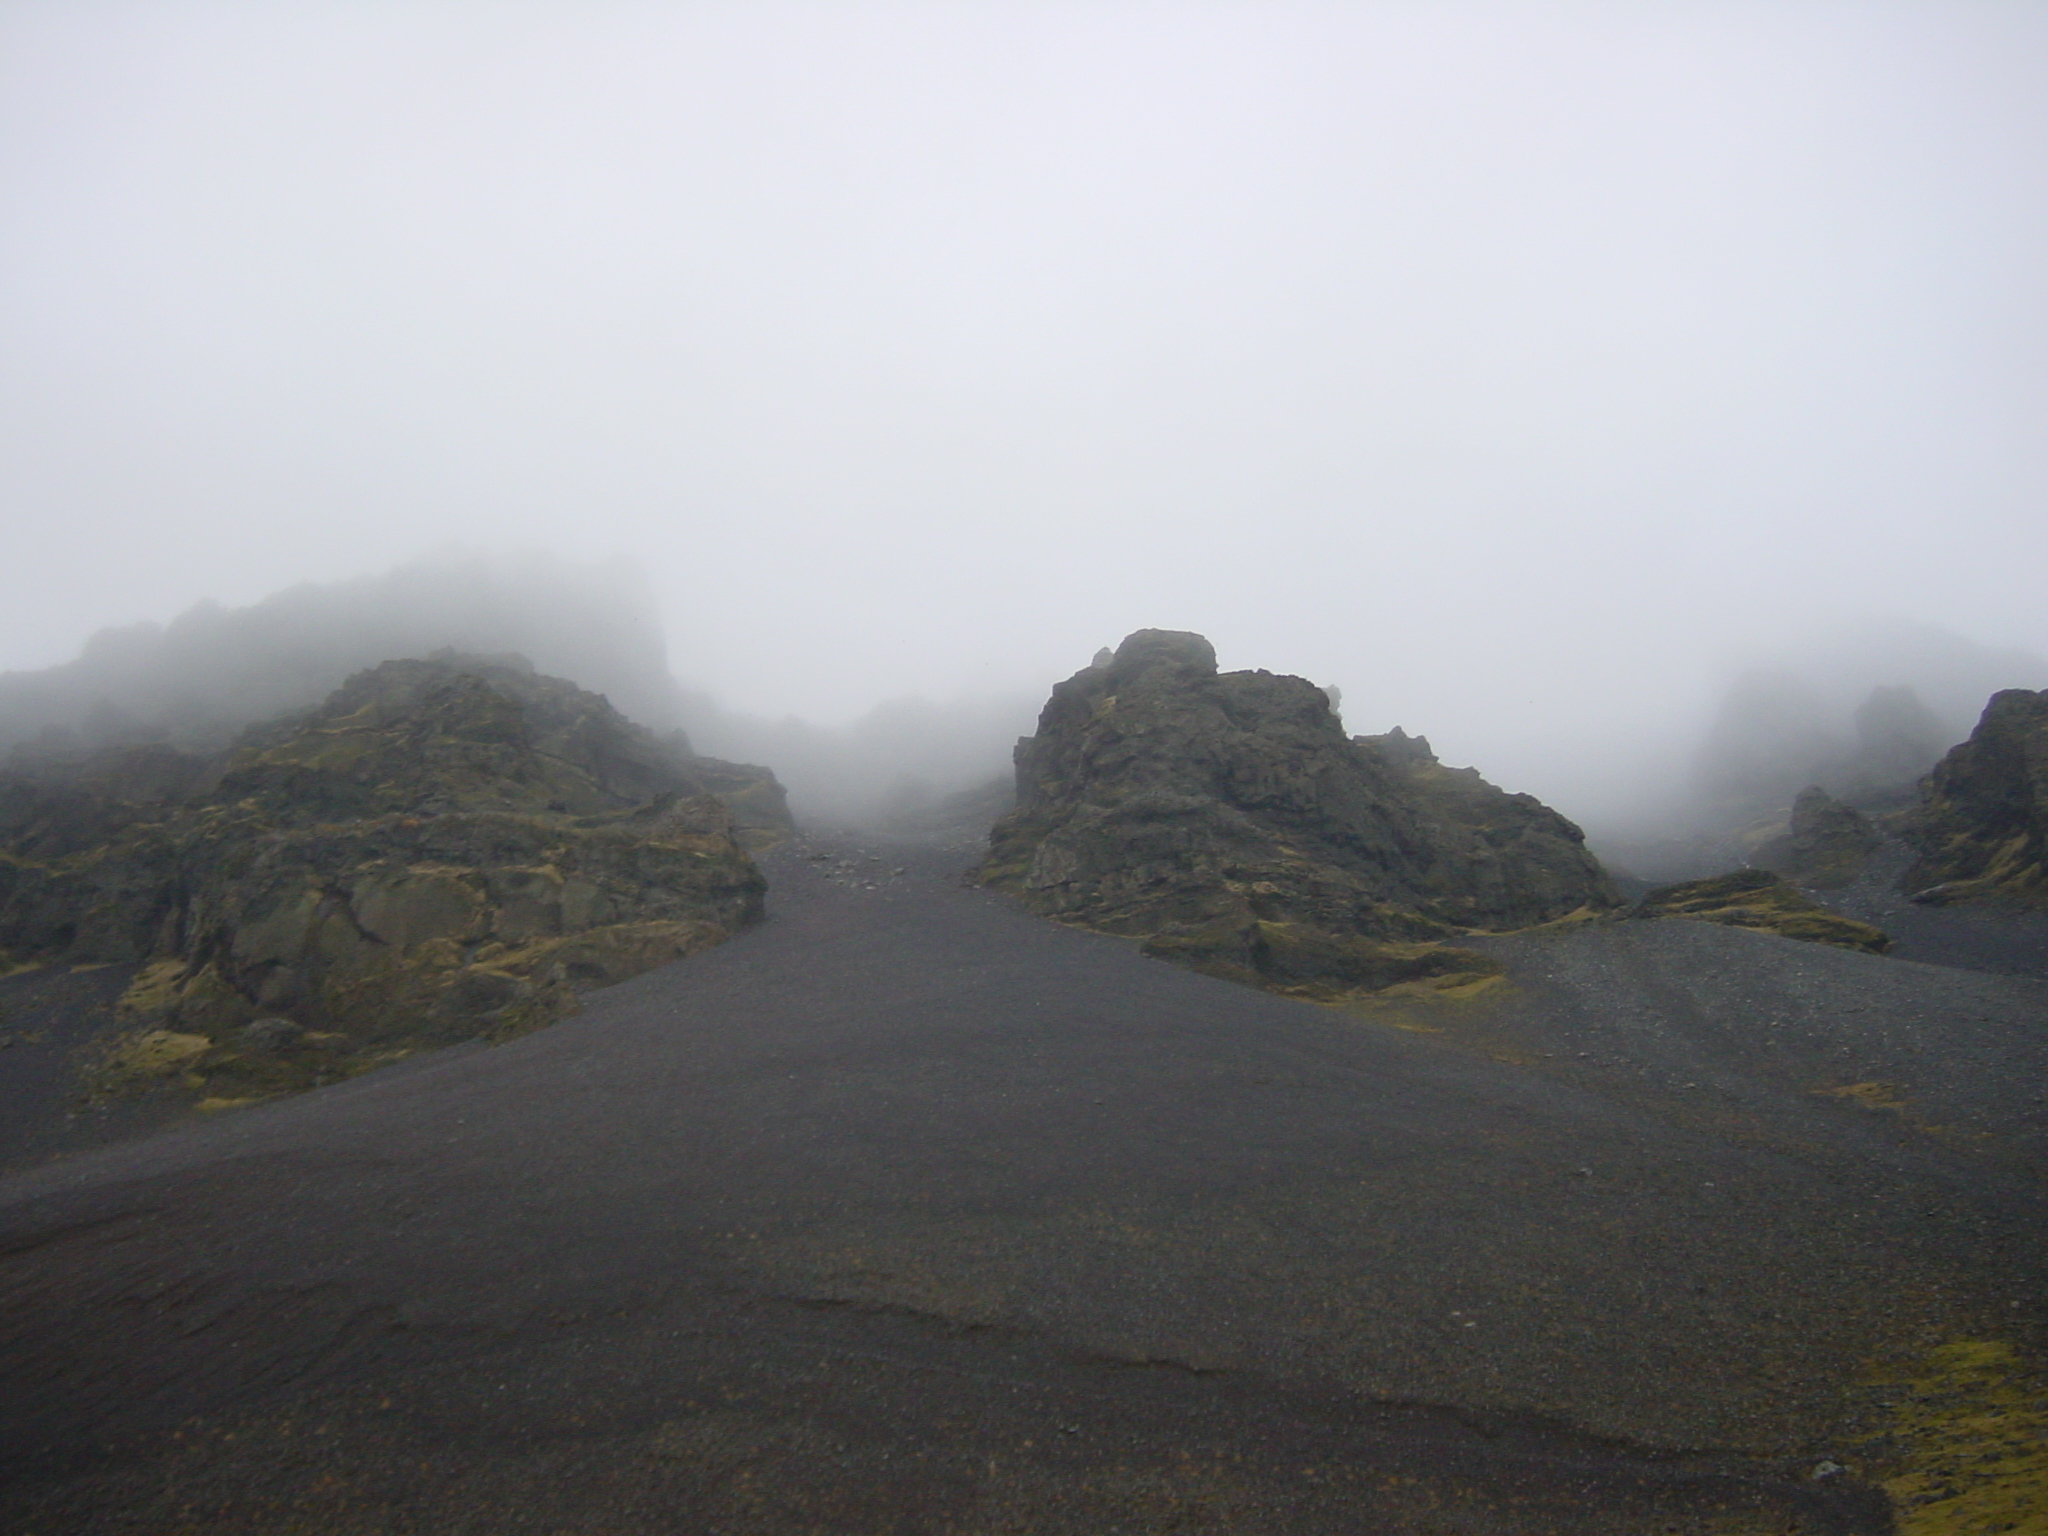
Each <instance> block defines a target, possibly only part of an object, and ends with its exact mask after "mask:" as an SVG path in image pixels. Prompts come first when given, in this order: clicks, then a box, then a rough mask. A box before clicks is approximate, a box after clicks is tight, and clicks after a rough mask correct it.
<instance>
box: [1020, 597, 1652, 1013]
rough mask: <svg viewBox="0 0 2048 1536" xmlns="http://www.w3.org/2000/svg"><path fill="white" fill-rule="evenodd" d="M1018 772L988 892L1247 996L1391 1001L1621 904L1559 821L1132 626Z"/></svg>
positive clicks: (1414, 743) (1277, 680) (1050, 714)
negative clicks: (1417, 983) (1497, 937)
mask: <svg viewBox="0 0 2048 1536" xmlns="http://www.w3.org/2000/svg"><path fill="white" fill-rule="evenodd" d="M1016 763H1017V806H1016V809H1015V810H1014V811H1013V812H1011V813H1010V814H1009V815H1008V816H1006V817H1004V818H1003V819H1002V820H1001V821H1000V822H998V823H997V824H996V827H995V829H994V831H993V832H992V833H991V835H990V843H989V853H988V857H987V859H986V860H985V861H984V863H983V865H982V869H981V875H982V878H983V879H984V880H985V881H986V882H987V883H988V884H991V885H994V886H997V887H999V888H1002V889H1006V890H1009V891H1012V892H1014V893H1015V894H1016V896H1017V897H1018V899H1019V900H1020V901H1022V902H1023V904H1024V905H1026V906H1027V907H1029V908H1030V909H1031V910H1033V911H1036V912H1040V913H1043V914H1045V915H1046V916H1049V917H1055V918H1059V919H1061V920H1063V921H1067V922H1074V923H1079V924H1083V925H1086V926H1088V927H1092V928H1097V929H1101V930H1103V931H1105V932H1109V933H1118V934H1126V935H1131V936H1134V937H1142V938H1144V939H1145V940H1146V942H1147V947H1148V949H1149V950H1150V951H1151V952H1152V953H1155V954H1159V955H1162V956H1165V957H1167V958H1171V959H1176V960H1180V961H1182V962H1184V963H1188V964H1193V965H1197V966H1199V967H1201V968H1203V969H1208V970H1214V971H1217V972H1219V973H1221V974H1226V975H1233V976H1237V977H1239V978H1240V979H1246V980H1256V981H1260V982H1262V983H1264V984H1267V985H1273V986H1278V987H1282V988H1284V989H1299V988H1315V987H1336V988H1339V989H1343V988H1351V987H1375V986H1384V985H1388V984H1391V983H1393V982H1396V981H1400V980H1404V979H1408V978H1412V977H1417V976H1426V975H1429V974H1432V973H1434V972H1437V971H1441V970H1444V969H1461V968H1465V967H1468V966H1472V965H1481V966H1483V964H1484V962H1480V961H1478V959H1477V957H1476V956H1469V955H1459V956H1452V957H1448V958H1447V957H1445V956H1443V955H1441V954H1439V953H1438V952H1436V950H1435V949H1434V948H1433V947H1432V946H1434V945H1435V944H1436V943H1437V942H1438V941H1440V940H1443V939H1446V938H1449V937H1452V936H1455V935H1457V934H1459V933H1463V932H1467V931H1471V930H1497V929H1508V928H1521V927H1527V926H1530V925H1532V924H1537V923H1543V922H1548V921H1552V920H1555V919H1557V918H1561V917H1564V916H1566V915H1568V914H1571V913H1573V912H1578V911H1588V910H1591V911H1598V910H1604V909H1606V908H1610V907H1613V906H1615V905H1616V904H1617V897H1616V895H1615V892H1614V889H1613V887H1612V885H1611V884H1610V882H1609V881H1608V879H1607V877H1606V875H1605V874H1604V873H1603V872H1602V870H1601V868H1600V866H1599V863H1598V861H1596V860H1595V859H1594V858H1593V857H1592V855H1591V854H1589V853H1587V851H1586V849H1585V846H1584V844H1583V841H1582V839H1581V837H1580V834H1579V830H1578V828H1576V827H1575V826H1573V825H1572V824H1571V823H1570V822H1569V821H1567V820H1565V819H1564V818H1563V817H1562V816H1559V815H1558V814H1557V813H1556V812H1555V811H1552V810H1550V809H1548V808H1547V807H1545V806H1543V805H1542V804H1540V803H1539V802H1537V801H1536V800H1534V799H1533V798H1531V797H1530V796H1527V795H1511V794H1506V793H1504V792H1502V791H1501V790H1499V789H1496V788H1495V787H1494V786H1492V785H1491V784H1488V783H1487V782H1486V781H1485V780H1484V779H1482V778H1480V777H1479V775H1478V774H1477V773H1475V772H1473V771H1472V770H1470V769H1453V768H1446V767H1444V766H1443V765H1442V764H1440V763H1438V762H1437V761H1436V758H1435V757H1434V755H1433V754H1431V753H1430V751H1429V749H1428V744H1427V742H1425V741H1422V740H1421V739H1419V738H1409V737H1405V736H1400V735H1399V733H1395V736H1393V737H1387V738H1370V737H1358V738H1349V737H1347V736H1346V735H1345V734H1344V730H1343V727H1342V726H1341V725H1340V724H1339V723H1338V720H1337V718H1336V716H1335V714H1334V713H1333V712H1332V710H1331V708H1330V701H1329V697H1328V695H1327V694H1326V693H1325V691H1324V690H1323V689H1321V688H1318V687H1316V686H1315V685H1314V684H1313V683H1310V682H1307V681H1306V680H1304V679H1302V678H1299V677H1286V676H1277V675H1275V674H1273V673H1270V672H1229V673H1219V672H1218V671H1217V668H1216V657H1215V652H1214V651H1213V649H1212V648H1211V647H1210V645H1209V642H1208V641H1207V640H1205V639H1203V638H1202V637H1201V636H1200V635H1194V634H1185V633H1179V632H1175V631H1168V630H1140V631H1138V632H1137V633H1136V634H1134V635H1132V636H1130V637H1129V638H1128V639H1126V640H1125V641H1124V643H1123V644H1122V645H1121V646H1119V647H1118V648H1117V650H1116V652H1115V653H1114V655H1113V656H1112V657H1111V658H1110V659H1109V661H1108V662H1107V663H1106V664H1101V663H1098V664H1097V665H1094V666H1091V667H1089V668H1087V669H1086V670H1084V671H1082V672H1079V673H1076V674H1075V675H1074V676H1073V677H1071V678H1069V679H1068V680H1067V681H1065V682H1063V683H1061V684H1059V685H1058V686H1057V687H1055V688H1054V690H1053V693H1052V698H1051V699H1050V701H1049V702H1048V703H1047V704H1046V706H1045V710H1044V713H1043V714H1042V715H1041V716H1040V719H1039V725H1038V732H1037V734H1036V735H1035V736H1032V737H1028V738H1026V739H1025V740H1024V741H1022V742H1020V743H1019V744H1018V748H1017V755H1016Z"/></svg>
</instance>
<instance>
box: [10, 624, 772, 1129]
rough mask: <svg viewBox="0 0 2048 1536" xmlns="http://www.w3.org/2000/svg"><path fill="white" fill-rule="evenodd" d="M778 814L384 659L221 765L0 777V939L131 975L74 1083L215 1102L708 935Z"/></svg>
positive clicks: (376, 1054)
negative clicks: (110, 1029) (162, 1085)
mask: <svg viewBox="0 0 2048 1536" xmlns="http://www.w3.org/2000/svg"><path fill="white" fill-rule="evenodd" d="M778 817H779V821H780V825H781V826H782V827H784V828H786V827H787V824H788V819H787V813H786V811H782V810H781V804H780V788H779V786H778V785H776V784H775V781H774V778H773V776H772V775H770V774H768V773H767V772H766V771H765V770H762V769H753V768H747V767H744V766H742V765H737V764H729V763H720V762H715V761H712V760H708V759H700V758H696V757H695V756H694V755H693V754H691V753H690V752H689V750H688V746H687V743H686V742H683V741H682V740H681V739H680V738H668V739H664V738H658V737H656V736H654V735H653V734H652V733H651V732H648V731H646V730H645V729H644V728H642V727H640V726H637V725H635V724H634V723H633V722H631V721H629V720H627V719H626V718H625V717H624V716H622V715H620V714H619V713H618V712H617V711H616V710H614V709H613V708H612V707H611V706H610V704H609V703H607V702H606V701H605V700H604V699H603V698H602V697H601V696H599V695H596V694H591V693H588V692H585V691H584V690H582V689H580V688H577V687H576V686H575V685H573V684H571V683H568V682H565V681H563V680H561V679H556V678H547V677H542V676H539V675H537V674H535V673H534V672H533V671H532V670H531V668H529V667H526V666H524V665H523V663H519V662H518V661H517V660H516V659H508V658H495V659H485V658H475V657H458V656H453V655H442V656H438V657H436V658H433V659H429V660H424V661H391V662H386V663H384V664H383V665H382V666H379V667H375V668H372V669H370V670H369V671H366V672H363V673H359V674H357V675H356V676H354V677H352V678H350V679H349V680H348V682H347V683H345V684H344V685H343V686H342V687H341V688H340V689H339V690H337V691H336V692H335V693H334V694H333V695H332V696H331V697H329V698H328V700H327V701H326V702H325V703H324V704H322V705H320V706H319V707H318V708H316V709H314V710H312V711H309V712H306V713H304V714H300V715H297V716H293V717H289V718H287V719H285V720H282V721H277V722H273V723H270V724H267V725H261V726H257V727H252V728H251V729H250V730H248V731H247V732H245V733H244V734H243V736H242V738H241V740H240V741H239V742H238V744H237V745H236V747H235V748H234V749H233V750H232V751H231V752H230V753H228V754H227V755H226V756H225V757H224V758H222V759H215V760H210V761H209V760H205V759H200V758H196V757H191V756H188V755H186V754H181V753H178V752H175V751H173V750H172V749H169V748H165V747H144V748H133V749H125V750H118V751H115V752H112V753H104V754H100V755H99V756H96V757H94V758H92V759H89V760H87V761H85V762H83V763H77V764H69V765H65V764H49V763H44V764H40V765H29V766H28V767H26V768H25V769H24V770H23V771H17V772H15V773H12V774H10V775H8V776H6V778H5V779H4V780H0V837H4V844H0V850H4V851H0V947H4V951H5V954H6V957H7V958H8V959H10V960H11V961H12V962H13V963H15V964H17V965H20V964H68V965H73V966H77V965H95V964H110V963H114V964H119V963H128V964H135V963H140V965H141V969H140V971H139V973H138V975H137V977H136V980H135V982H134V984H133V985H132V986H131V987H130V988H129V990H128V992H127V994H126V996H125V997H124V998H123V1000H122V1008H123V1011H124V1012H125V1014H126V1015H127V1017H128V1018H129V1019H130V1020H132V1026H133V1027H132V1028H131V1029H130V1030H129V1031H128V1032H127V1033H126V1034H125V1035H124V1036H122V1037H121V1038H120V1039H119V1040H118V1041H117V1042H116V1043H115V1045H114V1047H113V1048H112V1049H111V1050H110V1051H108V1052H107V1053H106V1055H105V1057H104V1059H103V1060H102V1061H101V1062H100V1063H99V1064H98V1067H97V1072H96V1081H97V1083H98V1085H99V1086H100V1087H101V1088H103V1089H108V1090H120V1089H127V1088H134V1087H139V1086H144V1085H148V1084H154V1083H158V1082H162V1081H165V1080H167V1079H169V1080H177V1081H180V1082H182V1083H183V1085H184V1086H185V1087H186V1088H187V1089H189V1090H191V1091H193V1092H195V1093H198V1094H200V1095H202V1096H203V1097H204V1098H206V1099H210V1100H213V1101H216V1102H234V1101H239V1100H243V1099H246V1098H249V1097H254V1096H262V1095H264V1094H267V1093H271V1092H277V1091H281V1090H286V1089H293V1088H299V1087H306V1086H311V1085H313V1084H315V1083H318V1082H320V1081H324V1080H329V1079H332V1078H335V1077H339V1076H347V1075H350V1074H352V1073H354V1072H357V1071H360V1070H363V1069H364V1068H366V1067H369V1066H374V1065H377V1064H379V1063H380V1062H383V1061H387V1060H391V1059H394V1058H395V1057H397V1056H401V1055H404V1054H408V1053H409V1052H411V1051H413V1050H416V1049H419V1048H421V1047H424V1046H430V1045H438V1044H445V1043H449V1042H452V1041H455V1040H460V1039H466V1038H472V1037H476V1036H483V1037H486V1038H503V1037H507V1036H510V1035H515V1034H519V1033H522V1032H524V1031H526V1030H529V1029H532V1028H535V1027H538V1026H540V1025H543V1024H546V1023H549V1022H551V1021H552V1020H554V1019H556V1018H559V1017H561V1016H562V1015H563V1014H565V1013H568V1012H570V1011H572V1010H573V1009H574V1008H575V1006H576V1001H575V999H576V995H577V993H578V992H580V991H582V990H586V989H588V988H589V987H592V986H599V985H604V984H607V983H610V982H614V981H618V980H622V979H624V978H625V977H627V976H630V975H633V974H635V973H636V972H638V971H642V970H645V969H647V968H648V967H650V966H653V965H658V964H661V963H663V962H665V961H667V960H671V959H674V958H677V957H679V956H682V955H686V954H690V953H693V952H695V951H696V950H700V949H703V948H705V947H707V946H709V945H712V944H716V943H718V942H720V941H721V940H723V939H724V938H726V937H729V936H730V935H731V934H732V933H733V932H735V931H737V929H738V928H739V927H741V926H742V925H744V924H746V923H748V922H751V921H753V920H754V919H755V918H756V917H758V916H759V914H760V911H761V901H762V893H763V890H764V882H763V880H762V877H761V875H760V872H759V871H758V870H757V869H756V868H755V867H754V864H753V861H752V859H751V858H750V857H749V855H748V852H747V850H746V847H745V846H744V844H745V843H746V842H747V841H753V842H756V843H759V842H761V841H764V840H767V839H768V838H770V837H772V835H773V834H774V832H775V830H776V825H777V821H778Z"/></svg>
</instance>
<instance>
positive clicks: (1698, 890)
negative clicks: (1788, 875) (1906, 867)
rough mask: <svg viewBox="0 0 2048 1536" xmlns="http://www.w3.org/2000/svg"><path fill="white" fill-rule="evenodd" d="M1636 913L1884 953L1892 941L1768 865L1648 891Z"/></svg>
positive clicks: (1642, 916)
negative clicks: (1830, 907) (1806, 892)
mask: <svg viewBox="0 0 2048 1536" xmlns="http://www.w3.org/2000/svg"><path fill="white" fill-rule="evenodd" d="M1629 915H1630V916H1631V917H1639V918H1653V917H1682V918H1692V919H1695V920H1697V921H1699V922H1707V923H1723V924H1726V925H1728V926H1730V927H1734V928H1756V929H1760V930H1761V931H1763V932H1765V933H1775V934H1778V935H1780V936H1781V937H1783V938H1788V939H1800V940H1803V941H1805V942H1806V943H1809V944H1831V945H1834V946H1836V947H1837V948H1840V949H1858V950H1863V951H1864V952H1866V953H1868V954H1873V955H1881V954H1883V953H1884V952H1885V951H1886V950H1887V949H1889V948H1890V947H1891V939H1890V938H1889V937H1888V936H1887V935H1886V934H1885V932H1884V930H1883V929H1881V928H1873V927H1872V926H1871V925H1870V924H1868V923H1859V922H1857V921H1855V920H1854V919H1853V918H1847V917H1842V916H1840V915H1839V914H1837V913H1834V912H1830V911H1829V910H1828V909H1827V908H1826V907H1824V906H1822V905H1821V904H1820V903H1819V902H1817V901H1814V900H1813V899H1812V898H1811V897H1808V896H1805V895H1802V894H1801V893H1800V892H1799V890H1798V889H1797V888H1796V887H1794V886H1792V885H1790V884H1788V883H1787V882H1786V881H1785V880H1784V879H1783V878H1782V877H1781V876H1779V875H1777V874H1775V873H1774V872H1772V871H1771V870H1768V869H1740V870H1736V871H1735V872H1734V873H1732V874H1726V875H1715V876H1713V877H1711V878H1710V879H1706V880H1688V881H1685V882H1684V883H1682V884H1679V885H1666V886H1661V887H1659V888H1658V889H1656V890H1654V891H1650V892H1648V893H1646V894H1645V895H1644V897H1643V899H1642V900H1641V901H1640V902H1639V903H1637V905H1636V908H1635V910H1634V911H1633V912H1632V913H1630V914H1629Z"/></svg>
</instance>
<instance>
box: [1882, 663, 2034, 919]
mask: <svg viewBox="0 0 2048 1536" xmlns="http://www.w3.org/2000/svg"><path fill="white" fill-rule="evenodd" d="M1920 795H1921V797H1920V804H1919V806H1918V808H1917V809H1915V810H1914V811H1912V812H1910V813H1908V814H1907V816H1905V817H1904V818H1903V819H1902V830H1903V831H1904V833H1905V835H1906V837H1907V839H1908V841H1910V842H1911V843H1912V844H1913V845H1914V847H1915V848H1916V849H1917V851H1918V854H1919V857H1918V859H1917V860H1916V861H1915V863H1914V864H1913V866H1912V867H1911V868H1910V869H1908V870H1907V872H1906V875H1905V886H1906V888H1907V889H1908V890H1910V891H1913V892H1915V898H1914V899H1915V900H1918V901H1926V902H1933V903H1945V902H1954V901H1973V900H1975V901H1999V902H2005V903H2010V904H2014V905H2019V906H2027V907H2044V906H2048V691H2042V692H2038V693H2037V692H2034V691H2032V690H2030V689H2025V688H2009V689H2007V690H2005V691H2004V692H2002V693H1996V694H1993V695H1992V697H1991V702H1990V703H1989V704H1987V705H1986V706H1985V708H1984V714H1983V717H1982V718H1981V719H1980V720H1979V721H1978V722H1977V728H1976V729H1975V730H1974V731H1972V732H1971V733H1970V739H1969V740H1968V741H1966V742H1963V743H1962V744H1961V745H1960V746H1957V747H1954V748H1952V749H1951V750H1950V751H1949V753H1948V755H1947V756H1946V757H1944V758H1942V760H1941V761H1940V762H1939V763H1937V764H1935V766H1934V771H1933V772H1932V773H1930V774H1929V775H1928V776H1927V777H1926V779H1924V780H1923V781H1922V782H1921V787H1920Z"/></svg>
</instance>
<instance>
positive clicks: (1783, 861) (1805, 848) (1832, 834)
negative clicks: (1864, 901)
mask: <svg viewBox="0 0 2048 1536" xmlns="http://www.w3.org/2000/svg"><path fill="white" fill-rule="evenodd" d="M1883 843H1884V834H1883V833H1882V832H1880V831H1879V830H1878V828H1877V826H1876V824H1875V823H1873V822H1872V821H1871V819H1870V818H1869V817H1867V816H1865V815H1864V814H1863V813H1862V812H1861V811H1859V810H1857V809H1856V808H1855V807H1854V806H1849V805H1844V804H1842V803H1841V801H1839V800H1837V799H1835V797H1834V796H1833V795H1830V794H1829V793H1828V792H1827V791H1826V790H1825V789H1822V788H1821V787H1820V786H1819V785H1818V784H1814V785H1810V786H1808V787H1807V788H1805V789H1803V790H1801V791H1800V792H1799V796H1798V798H1797V799H1795V800H1794V801H1793V802H1792V823H1791V827H1790V830H1789V831H1787V832H1786V834H1785V835H1784V836H1783V837H1780V838H1776V839H1773V840H1772V841H1771V842H1769V843H1767V844H1765V845H1764V846H1763V847H1762V848H1760V849H1758V851H1757V854H1756V862H1757V863H1758V864H1760V865H1762V866H1763V867H1764V868H1766V869H1770V870H1775V871H1776V872H1777V873H1779V874H1781V875H1784V876H1786V877H1787V878H1788V879H1791V880H1795V881H1797V882H1798V883H1799V884H1801V885H1810V886H1814V887H1817V888H1819V889H1822V890H1830V889H1834V888H1836V887H1838V886H1844V885H1847V884H1848V883H1849V882H1850V881H1852V880H1854V879H1855V878H1856V876H1857V875H1858V874H1859V873H1861V871H1862V869H1863V866H1864V863H1865V862H1866V861H1867V860H1868V859H1869V858H1870V855H1871V854H1872V853H1874V852H1876V851H1877V849H1878V848H1879V847H1880V846H1881V845H1882V844H1883Z"/></svg>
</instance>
